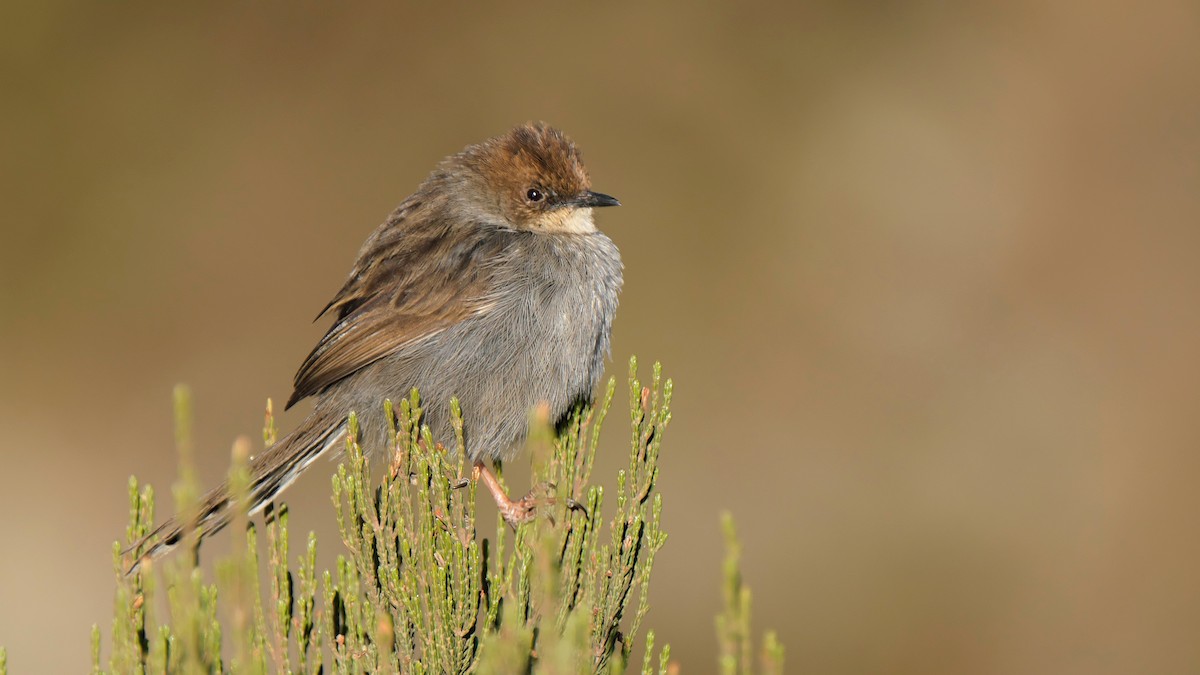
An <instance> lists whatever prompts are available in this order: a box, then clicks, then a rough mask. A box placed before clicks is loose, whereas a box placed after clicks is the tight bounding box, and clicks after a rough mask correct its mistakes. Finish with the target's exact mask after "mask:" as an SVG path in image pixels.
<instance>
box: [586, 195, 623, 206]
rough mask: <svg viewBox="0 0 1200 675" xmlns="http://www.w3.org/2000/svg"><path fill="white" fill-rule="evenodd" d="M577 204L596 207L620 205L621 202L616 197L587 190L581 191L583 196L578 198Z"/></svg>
mask: <svg viewBox="0 0 1200 675" xmlns="http://www.w3.org/2000/svg"><path fill="white" fill-rule="evenodd" d="M579 205H580V206H590V207H593V208H597V207H601V206H620V205H621V202H619V201H617V198H616V197H610V196H608V195H606V194H602V193H600V192H591V191H589V192H585V193H583V196H582V197H580V198H579Z"/></svg>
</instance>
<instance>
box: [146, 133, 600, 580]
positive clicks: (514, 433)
mask: <svg viewBox="0 0 1200 675" xmlns="http://www.w3.org/2000/svg"><path fill="white" fill-rule="evenodd" d="M618 204H619V202H618V201H617V200H616V199H614V198H613V197H610V196H608V195H605V194H601V193H599V192H593V191H592V190H591V183H590V180H589V178H588V173H587V170H586V169H584V166H583V161H582V160H581V158H580V153H579V150H577V149H576V147H575V144H574V143H573V142H572V141H571V140H570V139H569V138H567V137H566V136H565V135H564V134H563V133H562V132H561V131H558V130H557V129H553V128H551V127H549V126H546V125H543V124H526V125H522V126H518V127H516V128H515V129H513V130H511V131H509V132H508V133H506V134H504V135H502V136H498V137H496V138H492V139H489V140H487V141H484V142H482V143H479V144H478V145H472V146H469V147H467V148H466V149H465V150H463V151H462V152H460V153H458V154H456V155H452V156H450V157H447V158H446V159H445V160H443V161H442V163H441V165H440V166H438V168H437V169H435V170H434V171H433V173H431V174H430V175H429V177H428V178H426V179H425V181H424V182H422V183H421V185H420V187H419V188H418V189H417V191H416V192H414V193H413V194H412V195H410V196H409V197H408V198H407V199H405V200H404V201H403V202H402V203H401V204H400V206H399V207H397V208H396V210H395V211H393V212H392V214H391V215H390V216H389V217H388V219H387V221H386V222H384V223H383V224H382V225H380V226H379V228H378V229H376V230H375V231H374V232H373V233H372V234H371V235H370V236H369V237H368V238H367V241H366V243H364V244H363V246H362V249H361V250H359V252H358V259H357V260H356V261H355V263H354V268H353V269H352V270H351V271H350V276H349V278H348V279H347V280H346V283H345V285H343V286H342V289H341V290H340V291H338V292H337V294H336V295H334V297H333V299H332V300H330V301H329V304H328V305H326V306H325V309H323V310H322V311H321V313H320V314H319V315H318V317H317V318H318V319H319V318H320V317H321V316H324V315H325V314H327V313H332V314H333V316H334V318H335V320H334V323H333V326H332V327H330V329H329V331H328V332H327V333H326V334H325V337H323V338H322V339H321V341H320V342H319V343H318V344H317V346H316V348H314V349H313V350H312V353H310V354H309V355H308V358H306V359H305V360H304V363H302V364H301V365H300V370H299V371H298V372H297V373H296V378H295V389H294V391H293V392H292V395H291V398H289V399H288V402H287V405H288V407H291V406H292V405H294V404H295V403H296V402H297V401H299V400H301V399H304V398H306V397H309V396H312V397H315V399H316V401H315V406H314V409H313V411H312V413H311V414H310V415H309V416H308V417H307V418H306V419H304V420H303V421H302V422H301V423H300V424H299V426H297V427H296V429H295V430H293V431H292V432H291V433H289V434H288V435H286V436H284V437H283V438H281V439H280V440H279V441H278V442H277V443H275V444H274V445H272V446H271V447H270V448H268V449H267V450H266V451H265V452H263V453H262V454H261V455H259V456H257V457H255V458H254V459H253V460H252V461H251V463H250V467H249V469H250V477H251V482H250V490H249V500H250V503H249V508H250V512H251V513H252V514H253V513H256V512H257V511H259V510H260V509H262V508H263V507H264V506H266V505H267V504H268V503H270V502H271V501H272V500H273V499H274V498H275V497H276V496H277V495H278V494H279V493H280V492H282V491H283V490H284V489H285V488H287V486H288V485H290V484H291V483H292V481H294V480H295V479H296V477H297V476H299V475H300V473H301V472H303V471H304V469H305V468H307V467H308V466H309V465H311V464H312V463H313V461H314V460H316V459H317V458H318V457H320V456H321V455H323V454H324V453H326V452H328V451H329V450H330V449H331V448H335V447H339V446H340V445H341V443H342V442H343V441H344V438H345V434H346V432H347V420H348V416H349V414H350V413H351V412H355V413H356V414H357V417H358V422H359V436H360V438H361V440H362V442H363V446H364V448H367V449H371V448H380V447H387V446H388V443H387V440H388V439H387V438H386V436H387V430H388V428H389V420H387V419H386V418H385V414H384V408H383V401H384V399H389V398H390V399H392V400H400V399H402V398H404V397H406V396H407V395H408V392H410V391H411V390H412V389H413V388H414V387H416V388H418V389H419V390H420V392H421V398H422V400H423V401H424V402H425V418H424V420H425V422H426V423H427V424H429V427H430V429H431V430H432V432H433V435H434V438H435V439H441V440H444V442H446V443H449V441H450V440H451V439H453V438H454V436H453V432H452V430H451V426H450V407H449V402H450V399H451V397H457V398H458V400H459V402H460V403H461V406H462V411H463V418H464V426H465V430H466V431H465V438H466V451H467V455H468V457H469V458H470V459H471V460H472V461H473V462H474V463H475V470H476V471H478V472H479V473H480V476H481V478H482V480H483V481H484V483H485V485H486V486H487V487H488V488H489V490H490V491H491V492H492V494H493V496H494V497H495V499H496V503H497V505H498V506H499V508H500V512H501V514H502V515H503V516H504V518H505V519H506V520H507V521H508V522H509V523H510V524H515V523H517V522H520V521H522V520H525V519H528V518H529V517H530V515H531V512H532V503H531V500H530V499H528V498H526V499H521V500H516V501H513V500H511V499H510V498H509V497H508V496H507V495H506V494H505V493H504V490H503V489H502V488H501V487H500V485H499V482H498V481H497V480H496V478H495V476H494V475H493V474H492V472H491V471H490V470H489V468H488V466H487V464H485V460H489V459H490V460H495V459H501V460H503V459H506V458H509V457H511V456H512V455H513V454H514V453H515V452H516V451H517V450H518V449H519V446H520V445H521V443H522V442H523V440H524V439H525V436H526V433H527V431H528V429H527V427H528V423H529V414H530V411H531V409H532V408H533V407H535V406H537V405H539V404H540V405H548V406H549V411H550V415H551V420H555V419H559V418H561V417H562V416H564V415H566V414H568V413H569V412H570V411H571V409H572V408H573V407H574V406H575V405H576V404H579V403H581V402H590V400H591V397H592V394H593V389H594V388H595V386H596V383H597V381H598V380H599V378H600V376H601V372H602V370H603V366H604V360H605V357H606V356H607V355H608V350H609V334H610V332H611V329H612V321H613V315H614V314H615V313H616V310H617V295H618V293H619V291H620V288H621V257H620V254H619V253H618V251H617V247H616V246H615V245H614V244H613V242H612V241H611V240H610V239H609V238H608V237H606V236H605V235H603V234H602V233H600V232H599V231H598V230H597V229H596V225H595V223H594V221H593V219H592V211H593V209H595V208H597V207H603V206H617V205H618ZM230 500H231V498H230V494H229V490H228V486H227V485H221V486H220V487H218V488H216V489H214V490H212V491H211V492H209V493H208V494H207V495H205V497H204V499H203V501H202V502H201V504H200V508H199V511H198V515H197V517H196V520H195V521H194V522H192V523H188V524H186V526H187V527H198V528H199V529H200V532H201V535H202V536H203V535H209V534H212V533H213V532H216V531H217V530H220V529H221V528H222V527H224V526H225V525H226V524H227V523H228V522H229V519H230V516H231V513H230V510H231V509H230V507H231V503H230ZM184 529H185V524H184V523H181V522H180V521H179V520H177V519H174V520H170V521H167V522H166V523H163V524H162V525H160V526H159V527H158V528H157V529H155V530H154V531H153V532H151V533H150V534H149V535H147V536H146V537H145V538H144V539H143V540H142V541H140V542H138V543H137V544H135V545H134V546H132V547H130V549H129V550H127V551H126V552H127V553H132V554H134V555H136V556H137V557H136V559H135V560H134V561H133V562H132V568H136V566H137V565H138V564H139V563H140V562H141V561H142V560H145V559H147V558H152V557H156V556H158V555H161V554H162V553H165V552H166V551H168V550H170V549H171V548H173V547H174V546H175V545H176V544H178V543H179V541H180V540H181V538H182V534H183V532H184Z"/></svg>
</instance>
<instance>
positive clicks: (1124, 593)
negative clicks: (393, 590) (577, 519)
mask: <svg viewBox="0 0 1200 675" xmlns="http://www.w3.org/2000/svg"><path fill="white" fill-rule="evenodd" d="M1128 4H1129V3H1119V2H1103V1H1102V2H1075V3H1069V2H1068V3H1044V2H1032V1H1017V2H1011V1H1008V2H999V1H997V2H972V3H957V4H956V5H955V6H954V7H952V8H948V7H945V6H943V5H942V3H932V2H917V3H900V2H850V3H845V2H834V1H832V0H818V1H816V2H804V3H786V4H785V3H780V4H776V5H772V4H740V5H733V4H730V5H718V4H702V3H682V2H681V3H676V4H674V5H671V4H666V3H661V4H660V3H655V4H654V5H653V6H649V5H643V4H640V3H628V4H623V5H615V4H612V3H603V4H594V5H591V6H589V7H586V8H585V7H581V6H568V5H561V4H558V5H542V6H539V5H531V4H521V5H512V4H497V5H495V6H490V5H489V6H478V7H472V8H469V9H468V8H466V7H465V6H460V5H457V4H452V3H443V4H442V5H439V6H424V7H420V8H403V7H390V8H386V9H384V8H367V7H366V6H362V5H354V6H353V7H351V6H342V5H333V4H314V3H304V4H303V6H287V7H285V6H283V5H280V4H277V3H253V4H250V5H246V6H235V5H233V4H232V3H202V4H195V3H193V5H194V6H183V5H179V4H161V5H160V4H152V3H141V4H138V5H121V6H118V5H114V4H111V3H77V2H43V3H36V4H35V3H19V2H18V3H8V4H6V5H5V6H4V7H3V8H0V77H2V80H0V82H2V85H3V95H2V96H0V139H2V148H0V194H2V198H0V209H2V212H3V220H2V225H0V439H2V440H0V451H2V455H0V546H2V547H3V550H4V554H3V555H0V643H3V644H5V645H7V646H8V647H9V649H10V662H11V663H12V664H13V667H14V669H15V670H17V671H19V672H78V671H80V670H81V669H83V668H85V667H86V662H87V658H88V657H87V654H88V630H89V627H90V626H91V624H92V623H93V622H100V624H101V626H102V627H103V628H104V629H105V631H106V634H107V631H108V630H109V625H108V617H109V616H110V603H111V597H112V595H111V594H112V589H113V579H112V572H111V568H110V556H111V552H110V546H111V542H112V541H113V540H114V539H115V538H117V537H118V536H120V535H121V534H122V528H123V524H124V522H125V516H126V506H125V497H124V491H125V482H126V479H127V477H128V476H129V475H130V474H131V473H136V474H137V475H138V476H139V477H140V478H142V479H146V480H150V481H152V482H153V483H154V484H155V485H156V486H158V487H159V488H160V490H161V491H162V493H163V494H166V492H167V490H166V488H167V487H168V486H169V485H170V483H171V481H172V479H173V476H174V466H175V457H174V454H173V450H172V432H171V395H170V392H171V388H172V386H173V385H174V384H175V383H177V382H187V383H190V384H191V386H192V387H193V388H194V392H195V399H196V414H197V418H198V419H197V427H198V447H199V449H200V455H201V466H200V469H201V473H202V476H203V478H204V479H205V481H206V482H207V483H212V482H215V481H216V480H218V479H219V477H220V476H221V475H222V474H223V471H224V467H225V466H226V464H227V462H228V448H229V446H230V443H231V442H232V441H233V439H234V438H235V437H236V436H237V435H239V434H248V435H251V436H253V435H255V434H257V432H258V429H259V427H260V423H261V410H262V407H263V402H264V400H265V399H266V397H268V396H271V397H274V398H275V399H276V400H279V399H281V398H284V397H286V395H287V394H288V393H289V384H290V381H291V376H292V373H293V371H294V368H295V367H296V366H297V364H298V363H299V362H300V360H301V359H302V358H303V356H304V355H305V354H306V353H307V350H308V349H309V348H310V347H311V346H312V345H313V344H314V342H315V341H316V339H317V338H318V337H319V336H320V334H321V332H322V331H323V329H324V327H325V324H324V323H323V322H322V323H318V324H313V323H311V319H312V317H313V315H314V314H315V313H316V311H317V310H318V309H320V308H321V306H322V305H323V304H324V303H325V301H326V300H327V299H328V298H329V297H330V295H331V294H332V293H333V292H334V291H335V290H336V289H337V288H338V287H339V285H340V284H341V282H342V280H343V278H344V274H345V273H346V272H347V271H348V269H349V266H350V263H351V261H352V259H353V256H354V254H355V252H356V251H357V248H358V246H359V244H360V243H361V241H362V239H363V238H364V237H365V236H366V235H367V233H368V232H370V230H371V229H372V228H374V227H375V226H376V225H377V224H378V223H379V222H381V221H382V219H383V218H384V216H385V215H386V214H387V213H388V211H389V210H390V209H391V208H392V207H393V206H394V205H395V204H397V203H398V202H399V201H400V199H402V198H403V197H404V196H405V195H406V194H408V193H409V192H410V191H411V190H412V189H413V188H414V187H415V185H416V184H417V183H418V181H420V180H421V178H422V177H423V176H424V175H425V174H426V173H427V172H428V171H429V170H430V169H431V168H432V167H433V166H434V164H435V163H436V162H437V161H438V160H439V159H440V158H441V157H442V156H444V155H446V154H448V153H451V152H454V151H457V150H458V149H460V148H461V147H462V146H464V145H466V144H468V143H471V142H475V141H477V140H480V139H482V138H485V137H487V136H490V135H493V134H496V133H499V132H502V131H504V130H505V129H506V128H507V127H509V126H510V125H512V124H514V123H518V122H522V121H525V120H530V119H542V120H547V121H549V122H552V123H553V124H556V125H558V126H561V127H563V128H564V129H566V130H567V131H568V132H569V133H570V134H572V135H573V136H574V138H575V140H576V141H577V142H578V143H579V144H580V145H581V146H582V148H583V149H584V151H585V154H586V157H587V160H588V163H589V166H590V169H591V172H592V175H593V178H594V182H595V185H596V187H597V189H601V190H603V191H605V192H610V193H612V194H614V195H617V196H619V197H620V198H621V200H622V202H623V204H624V206H622V207H621V208H620V209H614V210H606V211H604V212H603V213H601V214H599V221H600V225H601V227H602V228H603V229H604V230H605V231H606V232H607V233H609V235H610V236H611V237H612V238H613V239H614V240H615V241H616V242H617V244H618V245H619V246H620V247H621V250H622V251H623V253H624V256H625V261H626V265H627V275H626V287H625V292H624V295H623V299H622V305H621V311H620V313H619V315H618V320H617V325H616V335H615V343H614V354H615V357H616V358H615V364H614V367H613V372H615V373H616V374H618V375H619V376H620V375H621V374H622V373H623V372H624V368H625V366H624V362H625V360H626V359H627V358H628V356H629V355H630V354H631V353H637V354H639V355H641V356H642V357H643V359H655V358H657V359H661V360H662V361H664V362H665V363H666V365H667V368H668V370H669V373H670V374H672V375H673V376H674V377H675V379H676V382H677V389H678V397H677V406H676V415H675V423H674V425H673V428H672V431H671V434H670V437H669V438H668V439H667V443H666V446H665V448H666V449H665V455H664V457H663V480H662V485H661V488H662V492H663V493H664V495H665V500H666V505H667V511H666V527H667V529H668V530H669V532H670V533H671V540H670V542H669V545H668V547H667V548H666V549H665V551H664V552H663V554H662V556H661V557H660V559H659V560H660V562H659V567H658V568H656V573H657V581H656V583H655V587H654V591H653V597H652V601H653V607H654V608H653V610H652V614H651V616H650V618H649V624H650V625H652V626H653V627H655V628H656V629H657V632H658V634H659V636H660V639H662V640H666V641H669V642H670V643H672V645H673V647H674V650H673V654H674V655H676V656H677V658H678V660H679V661H680V662H681V664H682V665H683V666H684V668H685V669H686V671H687V672H699V673H703V672H710V671H712V670H713V667H714V666H713V663H714V661H713V641H712V631H713V621H712V617H713V615H714V613H715V612H716V611H717V608H718V604H719V590H718V581H719V568H720V560H721V542H720V534H719V529H718V524H717V523H718V518H717V516H718V513H719V511H720V510H721V509H726V508H727V509H730V510H732V511H733V513H734V514H735V515H736V517H737V519H738V522H739V523H740V525H741V530H742V535H743V537H744V544H745V549H746V577H747V580H748V581H749V583H751V584H752V585H753V588H754V590H755V602H754V605H755V621H756V626H758V627H766V626H773V627H776V628H777V629H778V630H779V633H780V635H781V638H782V640H783V642H784V643H785V644H786V646H787V649H788V661H789V665H790V666H791V667H792V669H794V670H795V671H797V672H818V673H841V672H845V673H854V672H920V673H940V672H941V673H962V672H973V673H989V672H994V673H1000V672H1029V673H1033V672H1039V673H1101V672H1114V673H1116V672H1194V671H1196V670H1197V669H1200V642H1197V639H1196V636H1197V634H1200V571H1198V570H1200V525H1198V523H1197V514H1198V512H1200V491H1198V490H1197V488H1196V483H1197V478H1198V476H1200V453H1198V452H1197V450H1198V445H1200V417H1198V415H1197V405H1198V401H1200V396H1198V395H1200V385H1198V383H1200V359H1198V358H1197V348H1198V346H1200V341H1198V337H1200V330H1198V329H1200V312H1198V310H1200V302H1198V300H1200V294H1198V293H1200V265H1197V262H1196V259H1197V254H1198V253H1200V202H1198V197H1197V193H1198V188H1200V77H1198V74H1200V7H1198V6H1197V5H1196V3H1194V2H1187V1H1179V2H1151V3H1142V4H1141V5H1139V6H1137V8H1136V9H1133V8H1131V7H1126V6H1125V5H1128ZM623 404H624V402H623V401H621V402H620V405H623ZM301 412H303V411H301ZM623 417H624V416H623V415H617V416H614V417H613V418H612V420H613V421H612V423H611V424H612V427H611V428H610V438H609V445H608V446H607V448H608V456H607V457H606V458H605V464H604V466H602V467H601V468H600V470H599V475H601V476H610V475H611V473H612V468H613V467H615V466H616V465H617V464H618V463H619V462H618V459H617V455H619V454H620V453H621V446H622V439H623V438H624V436H625V434H624V432H622V431H621V429H620V425H621V420H622V418H623ZM298 418H299V414H298V413H296V412H293V413H290V414H288V415H286V416H285V417H284V418H283V420H282V424H283V426H284V427H287V426H288V425H289V424H291V423H294V422H295V421H296V420H297V419H298ZM327 466H329V465H324V464H319V465H317V466H316V468H314V470H313V472H312V473H313V475H310V476H308V477H306V478H304V479H303V480H302V481H300V483H299V484H298V485H297V486H296V487H295V488H294V489H293V490H292V491H291V492H290V493H289V500H290V502H291V503H292V506H293V523H294V524H295V526H296V527H297V528H298V529H301V530H304V529H309V528H313V529H315V530H317V532H318V534H319V536H321V537H322V541H324V542H325V553H326V554H327V555H329V556H332V554H333V551H334V550H336V547H337V546H338V544H337V543H336V537H335V536H334V524H333V517H332V512H331V509H330V508H329V503H328V479H327V475H328V474H327V473H326V468H324V467H327ZM606 480H611V478H608V479H606ZM166 508H167V509H168V510H169V508H170V507H169V506H166ZM18 617H20V618H19V619H18Z"/></svg>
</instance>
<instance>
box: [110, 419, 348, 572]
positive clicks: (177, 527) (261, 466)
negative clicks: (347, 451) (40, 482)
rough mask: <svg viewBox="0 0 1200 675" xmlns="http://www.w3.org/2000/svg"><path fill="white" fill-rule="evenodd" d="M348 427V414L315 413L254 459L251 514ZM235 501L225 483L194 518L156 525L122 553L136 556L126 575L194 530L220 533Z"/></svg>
mask: <svg viewBox="0 0 1200 675" xmlns="http://www.w3.org/2000/svg"><path fill="white" fill-rule="evenodd" d="M345 431H346V420H345V419H344V418H336V417H329V416H323V415H321V414H319V413H317V412H314V413H313V414H311V415H309V416H308V418H307V419H305V420H304V421H303V422H301V423H300V426H299V427H297V428H296V430H295V431H293V432H292V433H290V434H288V435H287V436H284V437H283V438H281V439H280V440H279V441H278V442H277V443H275V444H274V445H272V446H271V447H270V448H267V450H266V451H265V452H263V453H262V454H261V455H259V456H257V457H255V458H253V459H252V460H251V461H250V489H249V492H248V494H247V507H248V511H249V514H250V515H254V514H256V513H258V512H259V511H261V510H262V509H263V508H264V507H266V506H267V504H270V503H271V502H272V501H273V500H274V499H275V497H277V496H278V495H279V493H281V492H283V491H284V490H286V489H287V487H288V486H289V485H291V484H292V482H293V481H295V480H296V478H297V477H298V476H299V475H300V474H301V473H302V472H303V471H304V469H305V468H307V467H308V465H309V464H312V463H313V461H315V460H316V459H317V458H318V457H320V456H321V455H323V454H325V451H327V450H328V449H329V448H331V447H333V446H335V445H336V444H337V443H338V442H339V441H340V440H342V439H343V438H344V434H345ZM232 499H233V498H232V496H231V495H230V493H229V483H228V482H225V483H222V484H221V485H220V486H218V487H216V488H214V489H212V490H210V491H209V492H208V494H206V495H204V499H202V500H201V502H200V507H199V508H198V509H197V511H196V517H195V519H193V520H192V521H191V522H189V523H183V522H181V521H180V519H179V518H180V516H179V515H176V516H175V517H174V518H171V519H170V520H168V521H166V522H164V523H163V524H162V525H159V526H158V527H156V528H154V530H153V531H152V532H150V534H147V535H146V536H145V537H142V538H141V539H140V540H139V541H137V542H136V543H135V544H133V545H132V546H130V547H129V548H126V549H125V550H124V551H122V552H121V555H122V556H123V557H126V559H129V558H130V557H132V561H131V563H130V566H129V569H127V570H126V571H125V573H126V574H133V573H134V572H135V571H137V569H138V567H139V566H141V564H142V563H143V562H144V561H146V560H152V559H154V558H158V557H160V556H162V555H164V554H166V553H168V552H170V551H171V550H173V549H174V548H175V547H176V546H178V545H179V543H180V542H181V541H183V539H184V535H185V534H187V533H188V532H190V531H191V530H193V529H195V530H199V534H200V539H201V540H203V539H204V538H205V537H207V536H209V535H211V534H213V533H215V532H219V531H220V530H221V529H222V528H224V527H225V526H226V525H228V524H229V521H230V520H231V519H232V518H233V515H234V510H233V508H231V507H232V506H234V505H233V504H232Z"/></svg>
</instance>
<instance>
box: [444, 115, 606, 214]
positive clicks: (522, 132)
mask: <svg viewBox="0 0 1200 675" xmlns="http://www.w3.org/2000/svg"><path fill="white" fill-rule="evenodd" d="M444 168H445V170H446V171H447V173H449V174H450V175H454V176H456V177H458V178H459V179H460V180H461V181H462V183H461V184H462V185H463V187H466V188H467V189H466V190H462V191H460V195H462V196H463V197H464V198H466V199H469V200H470V201H472V202H473V203H472V204H471V207H472V208H474V209H477V210H480V211H482V212H483V214H484V215H485V217H488V218H491V219H497V220H500V221H501V222H503V223H504V224H505V225H507V226H509V227H512V228H513V229H519V230H530V231H534V232H544V233H575V234H583V233H587V232H593V231H595V229H596V226H595V224H594V222H593V221H592V209H593V208H596V207H601V206H617V205H619V204H620V202H618V201H617V200H616V199H614V198H613V197H610V196H608V195H606V194H601V193H599V192H592V190H591V180H590V179H589V178H588V173H587V169H585V168H584V166H583V160H582V158H581V157H580V153H579V150H578V149H576V147H575V144H574V143H573V142H571V139H569V138H567V136H566V135H565V134H563V132H561V131H559V130H558V129H554V128H552V127H549V126H546V125H545V124H541V123H537V124H523V125H521V126H519V127H516V128H515V129H513V130H511V131H509V132H508V133H506V134H504V135H502V136H497V137H495V138H492V139H489V140H486V141H484V142H482V143H480V144H478V145H473V146H471V147H469V148H467V149H466V150H464V151H463V152H461V153H459V154H457V155H455V156H453V157H451V158H449V159H448V160H447V165H446V166H445V167H444Z"/></svg>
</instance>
